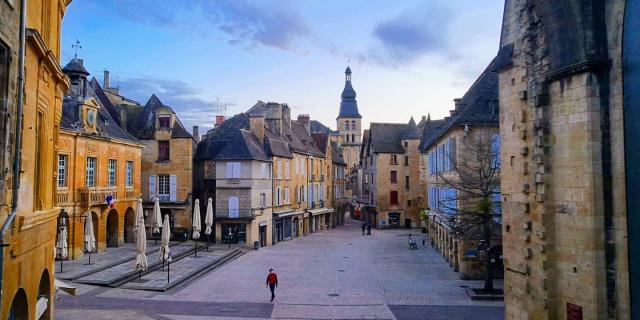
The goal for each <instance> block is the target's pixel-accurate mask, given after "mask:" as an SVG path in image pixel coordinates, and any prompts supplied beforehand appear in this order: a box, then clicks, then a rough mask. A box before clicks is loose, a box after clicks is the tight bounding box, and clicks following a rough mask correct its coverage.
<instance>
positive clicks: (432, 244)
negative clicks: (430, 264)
mask: <svg viewBox="0 0 640 320" xmlns="http://www.w3.org/2000/svg"><path fill="white" fill-rule="evenodd" d="M435 245H436V243H435V242H434V241H433V238H431V248H433V247H434V246H435Z"/></svg>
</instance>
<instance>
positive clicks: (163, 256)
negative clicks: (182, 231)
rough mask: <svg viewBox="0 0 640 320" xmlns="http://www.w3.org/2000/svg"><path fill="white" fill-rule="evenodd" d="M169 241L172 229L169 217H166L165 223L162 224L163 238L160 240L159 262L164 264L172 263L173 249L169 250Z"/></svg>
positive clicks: (166, 215)
mask: <svg viewBox="0 0 640 320" xmlns="http://www.w3.org/2000/svg"><path fill="white" fill-rule="evenodd" d="M169 240H171V228H170V227H169V215H168V214H165V215H164V222H163V223H162V238H161V240H160V252H159V253H158V260H159V261H162V263H164V262H171V249H169Z"/></svg>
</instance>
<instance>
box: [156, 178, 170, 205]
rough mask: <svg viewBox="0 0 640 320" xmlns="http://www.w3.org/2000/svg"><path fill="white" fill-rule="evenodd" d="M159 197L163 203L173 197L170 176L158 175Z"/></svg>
mask: <svg viewBox="0 0 640 320" xmlns="http://www.w3.org/2000/svg"><path fill="white" fill-rule="evenodd" d="M158 197H159V198H160V200H162V201H168V200H169V199H170V197H171V183H170V179H169V175H168V174H160V175H158Z"/></svg>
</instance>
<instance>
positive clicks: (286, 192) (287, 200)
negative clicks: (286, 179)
mask: <svg viewBox="0 0 640 320" xmlns="http://www.w3.org/2000/svg"><path fill="white" fill-rule="evenodd" d="M284 203H285V204H289V203H290V202H289V188H284Z"/></svg>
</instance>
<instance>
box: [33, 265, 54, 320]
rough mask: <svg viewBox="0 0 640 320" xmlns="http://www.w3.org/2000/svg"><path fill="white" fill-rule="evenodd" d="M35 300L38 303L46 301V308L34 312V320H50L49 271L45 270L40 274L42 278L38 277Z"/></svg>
mask: <svg viewBox="0 0 640 320" xmlns="http://www.w3.org/2000/svg"><path fill="white" fill-rule="evenodd" d="M37 299H38V301H41V300H42V299H46V301H47V304H46V306H47V307H46V309H45V310H36V312H37V314H36V319H44V320H46V319H51V318H52V316H51V278H50V277H49V271H48V270H46V269H45V270H44V271H43V272H42V276H41V277H40V285H39V286H38V297H37ZM38 305H40V304H38Z"/></svg>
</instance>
